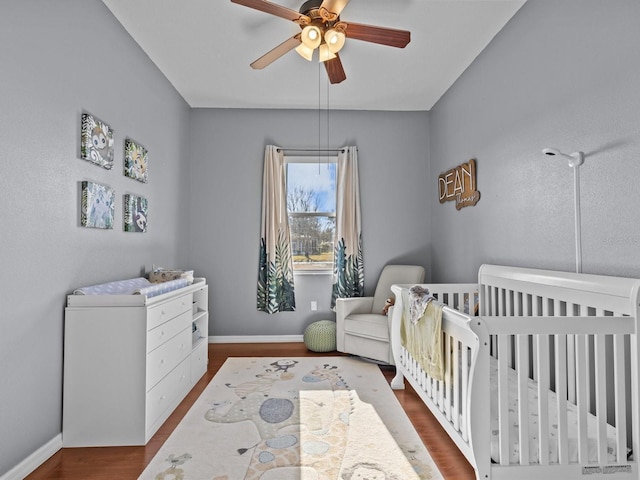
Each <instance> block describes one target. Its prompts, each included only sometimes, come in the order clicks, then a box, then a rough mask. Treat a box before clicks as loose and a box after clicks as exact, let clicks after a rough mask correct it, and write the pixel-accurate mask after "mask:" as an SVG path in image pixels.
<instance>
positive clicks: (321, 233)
mask: <svg viewBox="0 0 640 480" xmlns="http://www.w3.org/2000/svg"><path fill="white" fill-rule="evenodd" d="M287 209H288V211H289V227H290V229H291V253H292V255H293V268H294V270H298V271H300V270H332V269H333V237H334V232H335V212H336V163H335V162H319V163H307V162H304V163H298V162H288V163H287Z"/></svg>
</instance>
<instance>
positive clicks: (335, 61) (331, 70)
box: [324, 53, 347, 84]
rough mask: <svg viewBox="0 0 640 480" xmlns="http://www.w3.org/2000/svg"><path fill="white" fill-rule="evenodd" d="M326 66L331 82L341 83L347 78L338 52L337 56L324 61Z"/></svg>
mask: <svg viewBox="0 0 640 480" xmlns="http://www.w3.org/2000/svg"><path fill="white" fill-rule="evenodd" d="M324 68H326V69H327V75H329V82H331V84H334V83H340V82H342V81H343V80H346V79H347V74H346V73H344V68H343V67H342V61H341V60H340V56H339V55H338V54H337V53H336V58H332V59H331V60H327V61H326V62H324Z"/></svg>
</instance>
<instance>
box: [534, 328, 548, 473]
mask: <svg viewBox="0 0 640 480" xmlns="http://www.w3.org/2000/svg"><path fill="white" fill-rule="evenodd" d="M536 337H537V351H538V352H537V358H538V361H537V364H538V458H539V459H540V460H539V461H540V465H549V337H548V336H546V335H537V336H536Z"/></svg>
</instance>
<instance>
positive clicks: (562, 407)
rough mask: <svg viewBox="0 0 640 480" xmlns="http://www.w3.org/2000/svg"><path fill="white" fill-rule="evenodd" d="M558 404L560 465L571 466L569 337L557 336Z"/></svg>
mask: <svg viewBox="0 0 640 480" xmlns="http://www.w3.org/2000/svg"><path fill="white" fill-rule="evenodd" d="M555 350H556V355H555V361H556V372H555V373H556V394H557V395H556V402H557V405H556V407H557V409H558V463H559V464H560V465H568V464H569V435H568V432H567V335H555Z"/></svg>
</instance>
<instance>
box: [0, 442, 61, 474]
mask: <svg viewBox="0 0 640 480" xmlns="http://www.w3.org/2000/svg"><path fill="white" fill-rule="evenodd" d="M61 448H62V434H58V435H56V436H55V437H53V438H52V439H51V440H49V441H48V442H47V443H45V444H44V445H43V446H41V447H40V448H39V449H38V450H36V451H35V452H33V453H32V454H31V455H29V456H28V457H27V458H25V459H24V460H23V461H22V462H20V463H19V464H18V465H16V466H15V467H13V468H12V469H11V470H9V471H8V472H7V473H5V474H4V475H2V476H0V480H22V479H23V478H25V477H26V476H27V475H29V474H30V473H31V472H33V471H34V470H35V469H36V468H38V467H39V466H40V465H42V464H43V463H44V462H46V461H47V460H49V458H51V456H52V455H53V454H54V453H56V452H57V451H58V450H60V449H61Z"/></svg>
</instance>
